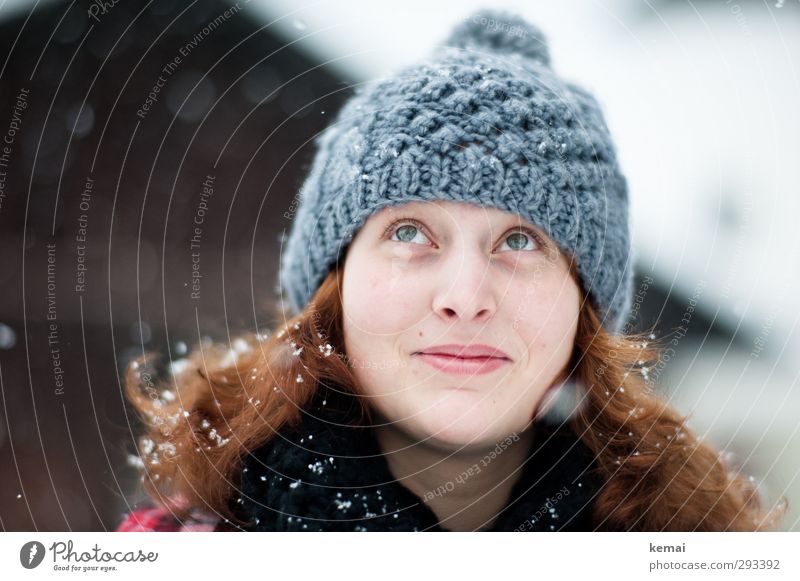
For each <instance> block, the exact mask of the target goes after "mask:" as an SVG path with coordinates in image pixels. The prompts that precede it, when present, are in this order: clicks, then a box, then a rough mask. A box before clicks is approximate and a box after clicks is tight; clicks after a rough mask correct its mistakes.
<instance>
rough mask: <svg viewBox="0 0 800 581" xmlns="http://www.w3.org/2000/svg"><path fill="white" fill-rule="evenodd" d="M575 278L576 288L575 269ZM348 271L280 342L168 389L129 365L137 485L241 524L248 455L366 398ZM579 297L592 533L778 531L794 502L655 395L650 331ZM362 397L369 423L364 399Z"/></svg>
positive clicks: (235, 355) (327, 283)
mask: <svg viewBox="0 0 800 581" xmlns="http://www.w3.org/2000/svg"><path fill="white" fill-rule="evenodd" d="M570 272H571V275H572V276H573V279H574V280H576V281H577V280H578V279H577V270H576V266H575V261H574V260H572V261H571V263H570ZM342 276H343V269H342V268H340V266H339V264H338V263H337V265H336V268H334V269H332V270H331V272H330V273H329V274H328V276H327V277H326V278H325V280H324V281H323V282H322V284H321V285H320V287H319V289H318V290H317V292H316V293H315V295H314V297H313V298H312V300H311V301H310V302H309V304H308V305H307V306H306V307H305V308H304V309H303V310H302V312H300V313H299V314H297V315H295V316H293V317H291V318H288V319H287V318H286V313H285V311H284V310H282V309H279V308H277V305H275V310H276V313H275V314H276V316H277V317H282V318H279V319H277V320H282V321H284V323H283V324H280V325H278V327H277V330H276V332H274V333H269V332H268V333H259V332H255V333H253V332H250V333H245V334H242V335H240V336H238V337H236V338H235V339H233V340H232V341H230V348H228V346H226V345H222V344H218V343H213V342H209V341H206V342H203V343H200V344H198V345H197V346H195V347H194V348H193V349H192V351H191V352H190V354H189V355H188V356H187V358H186V360H185V361H183V360H182V361H181V362H180V365H176V364H173V365H172V377H171V378H170V379H169V380H166V379H165V380H160V381H155V382H154V381H153V380H152V378H153V376H154V375H155V371H154V370H155V367H156V362H157V361H158V355H157V354H156V353H145V354H144V355H143V356H142V357H140V358H138V359H136V360H134V361H133V362H132V363H131V364H130V365H129V366H128V369H127V371H126V374H125V375H126V377H125V389H126V393H127V396H128V399H129V401H130V402H131V403H132V405H133V407H134V408H135V409H136V410H137V411H138V413H139V415H140V416H141V418H142V420H143V422H144V424H145V432H144V433H143V434H142V435H141V436H140V437H139V440H138V445H139V456H140V458H141V462H140V466H142V467H143V472H142V475H141V482H142V484H143V487H144V490H145V491H146V492H147V494H148V495H149V496H150V497H152V499H154V500H155V501H156V502H158V503H160V504H162V505H163V506H165V507H166V508H168V509H169V510H171V511H172V512H173V513H174V514H175V515H176V516H177V517H178V518H181V517H183V516H186V515H188V514H189V512H190V511H192V510H203V511H205V512H212V513H215V514H217V515H218V516H220V517H223V518H225V519H226V520H227V521H229V522H235V523H237V521H238V519H237V518H236V516H235V511H234V510H233V506H232V501H233V499H234V498H235V497H236V496H237V493H238V480H237V474H238V473H239V472H240V471H241V468H242V462H243V460H244V458H245V456H246V455H247V454H248V452H249V450H251V449H255V448H257V447H259V446H260V445H263V444H264V443H265V442H267V441H268V440H269V439H270V438H272V437H273V436H274V435H275V433H276V432H277V431H278V430H281V429H282V428H283V427H285V426H288V427H296V426H297V425H298V424H299V422H300V420H301V416H302V413H301V409H302V408H303V407H304V406H305V405H306V404H308V403H309V402H310V401H311V399H312V397H313V396H314V394H315V392H316V390H317V389H318V388H319V387H320V386H321V385H325V384H326V383H333V384H335V385H336V386H337V388H341V389H343V390H349V391H350V392H351V393H354V394H358V393H359V389H358V384H357V380H356V377H355V375H354V374H353V371H352V367H351V365H350V364H349V363H348V360H347V356H346V355H345V354H344V350H343V345H344V341H343V332H342V319H343V317H342V306H341V297H340V290H341V288H342ZM578 286H579V287H580V284H579V285H578ZM581 293H582V295H581V299H582V300H581V310H580V313H579V316H578V328H577V334H576V338H575V345H574V349H573V354H572V358H571V361H570V363H569V371H570V375H571V376H573V377H574V378H575V379H576V380H577V381H578V384H579V385H581V386H582V389H581V395H582V397H581V401H580V405H579V406H577V409H576V411H575V413H573V414H571V416H570V417H569V419H568V421H569V422H570V426H571V428H572V430H573V431H574V432H575V434H576V436H577V437H579V438H580V439H581V440H582V441H583V442H584V443H585V444H586V445H587V446H588V448H589V449H590V450H591V451H592V453H593V454H594V456H595V457H596V459H597V466H598V470H599V473H600V474H601V475H602V479H603V482H604V485H603V487H602V488H601V491H600V492H599V494H598V496H597V498H596V500H595V504H594V507H593V511H594V521H595V523H596V525H595V530H617V531H620V530H625V531H757V530H775V529H776V528H777V526H778V525H779V524H780V521H781V519H782V518H783V516H784V513H785V511H786V508H787V502H786V500H785V498H784V497H782V498H781V499H780V502H776V503H775V505H774V506H773V507H772V508H771V509H770V510H768V511H766V510H764V509H763V507H762V498H761V497H760V496H759V493H758V488H757V486H756V484H755V481H754V479H753V478H752V477H747V476H745V475H743V474H742V473H741V472H740V471H734V470H733V469H732V467H731V466H730V464H729V463H728V461H726V460H725V459H724V457H723V456H722V455H720V454H719V453H718V452H717V451H716V450H715V449H714V448H713V447H712V446H711V445H709V444H707V443H705V442H703V441H702V440H701V439H700V438H699V437H698V435H697V434H696V433H695V432H694V431H693V430H691V429H690V428H689V427H688V426H687V424H686V420H687V416H682V415H680V414H678V413H677V412H676V411H675V410H674V409H672V408H671V407H670V406H669V405H668V404H667V402H666V401H665V400H664V399H663V397H662V396H661V395H659V394H658V393H656V392H654V391H653V390H652V386H651V385H650V383H651V382H649V381H648V379H647V371H646V370H647V369H648V365H649V364H651V363H653V362H656V361H658V360H659V356H660V355H659V354H660V349H661V347H660V346H659V345H658V342H657V341H654V340H652V338H653V337H654V336H653V335H652V334H651V333H650V332H649V331H644V332H641V333H635V334H634V333H629V334H626V333H624V332H623V334H621V335H612V334H610V333H609V332H607V331H606V330H605V328H604V327H603V326H602V321H601V320H600V318H599V317H598V315H597V311H596V310H595V308H594V306H593V305H592V304H591V302H590V301H588V300H586V299H585V295H584V294H583V290H582V289H581ZM357 399H358V401H359V403H360V412H361V416H362V419H363V418H366V419H367V420H371V418H372V416H371V414H370V409H369V407H368V406H367V405H366V403H365V401H366V398H357ZM237 524H242V523H241V521H238V523H237Z"/></svg>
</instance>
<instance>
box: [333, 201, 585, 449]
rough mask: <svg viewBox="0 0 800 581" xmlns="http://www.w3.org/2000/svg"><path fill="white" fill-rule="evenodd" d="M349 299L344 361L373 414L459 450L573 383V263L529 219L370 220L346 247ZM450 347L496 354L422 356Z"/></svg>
mask: <svg viewBox="0 0 800 581" xmlns="http://www.w3.org/2000/svg"><path fill="white" fill-rule="evenodd" d="M342 301H343V307H344V340H345V350H346V353H347V357H348V359H349V361H350V362H351V364H352V365H353V370H354V372H355V374H356V377H357V379H358V380H359V384H360V387H361V389H362V392H363V393H364V394H365V395H366V396H367V397H368V398H369V401H370V404H371V406H372V408H373V409H374V410H375V411H377V412H378V416H377V417H379V418H380V419H381V420H383V421H387V422H391V423H392V425H393V427H395V428H398V429H401V430H403V431H404V432H405V433H406V434H407V435H409V436H410V437H412V438H413V439H414V440H418V441H421V440H427V442H428V443H429V444H435V445H437V446H441V447H443V448H447V449H454V448H459V447H461V446H464V445H473V446H484V445H491V446H494V445H495V443H496V442H497V441H499V440H501V439H503V438H505V437H507V436H509V435H512V434H514V433H519V432H521V431H523V430H524V429H525V428H527V427H529V425H530V424H529V423H530V420H531V419H532V416H533V413H534V411H535V409H536V408H537V404H539V402H540V401H541V400H542V398H543V396H544V395H545V393H546V392H547V390H548V388H550V387H551V386H557V385H558V384H559V383H560V382H561V381H563V380H564V379H566V373H567V365H568V362H569V359H570V355H571V353H572V348H573V342H574V339H575V332H576V328H577V321H578V312H579V309H580V292H579V288H578V286H577V283H576V282H575V280H574V279H573V278H572V276H571V275H570V272H569V261H568V258H567V256H566V255H565V254H564V253H563V252H561V251H559V249H558V248H557V246H556V244H555V243H554V242H553V241H552V240H550V239H549V238H547V237H546V236H545V235H544V233H543V232H542V231H541V230H540V229H539V228H536V227H535V226H534V225H533V224H530V223H528V222H526V221H524V220H522V219H521V218H520V217H519V216H518V215H516V214H510V213H507V212H503V211H501V210H497V209H494V208H488V207H482V206H478V205H474V204H471V203H465V202H452V201H435V202H411V203H406V204H404V205H401V206H389V207H386V208H383V209H382V210H380V211H379V212H377V213H375V214H373V215H372V216H371V217H370V218H369V220H368V221H367V222H366V223H365V224H364V226H363V227H362V228H361V229H360V230H359V232H358V233H357V235H356V237H355V239H354V240H353V241H352V243H351V245H350V247H349V249H348V252H347V256H346V260H345V266H344V282H343V289H342ZM447 345H450V346H451V347H452V346H455V347H456V349H458V348H459V347H463V346H473V347H475V346H483V347H488V348H492V349H496V350H499V351H498V352H496V353H495V355H496V356H495V357H492V358H489V357H486V353H485V352H484V353H483V357H476V358H472V357H470V358H465V357H463V355H467V353H466V352H462V357H454V356H453V355H447V354H439V355H434V354H422V353H421V352H422V351H426V350H428V351H429V352H436V351H437V349H438V350H440V351H445V350H446V349H445V348H444V347H442V346H447ZM474 354H480V352H478V353H474Z"/></svg>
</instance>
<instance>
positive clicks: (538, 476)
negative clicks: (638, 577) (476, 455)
mask: <svg viewBox="0 0 800 581" xmlns="http://www.w3.org/2000/svg"><path fill="white" fill-rule="evenodd" d="M357 410H358V408H357V402H356V401H355V396H352V395H347V394H344V393H342V392H339V391H336V390H334V389H327V388H321V389H320V391H319V393H318V394H317V395H316V396H315V398H314V400H313V402H312V404H311V405H310V406H309V407H308V408H307V409H306V410H304V412H303V419H302V422H301V425H300V426H299V427H298V428H296V429H289V428H284V429H282V430H281V431H280V432H279V433H278V434H277V435H276V436H275V437H273V438H272V439H270V441H269V442H267V443H266V444H265V445H263V446H261V447H260V448H257V449H255V450H253V451H252V452H251V453H250V454H248V455H247V456H246V458H245V461H244V465H243V470H242V473H241V487H240V489H241V495H240V496H238V497H237V498H236V500H235V503H234V507H233V510H234V512H235V513H236V514H237V516H238V517H240V518H242V519H243V520H245V521H249V522H250V523H251V524H250V525H249V526H247V527H245V529H246V530H253V531H445V530H447V529H446V528H444V527H442V526H441V525H440V524H439V522H438V518H437V517H436V515H435V514H434V512H433V511H432V510H431V509H430V508H429V507H428V506H427V505H426V504H425V502H424V501H423V500H422V499H421V498H420V497H418V496H417V495H416V494H414V493H413V492H411V491H410V490H409V489H408V488H407V487H405V486H404V485H403V484H401V483H400V482H398V481H396V480H394V477H393V476H392V474H391V472H390V470H389V466H388V464H387V462H386V460H385V458H384V457H383V455H382V454H381V452H380V449H379V447H378V444H377V441H376V439H375V437H374V435H373V434H372V432H371V429H370V428H367V427H364V426H362V425H359V420H358V419H357V413H355V412H357ZM337 424H339V425H337ZM535 426H536V427H535V428H534V429H535V435H534V443H533V447H532V450H531V453H530V455H529V457H528V459H527V460H526V461H525V462H524V464H523V467H522V475H521V476H520V479H519V480H518V481H517V482H516V484H515V485H514V487H513V489H512V491H511V495H510V498H509V500H508V502H507V503H506V505H505V507H504V508H503V509H502V511H501V512H500V514H499V515H498V516H497V518H496V519H495V521H494V522H493V523H492V526H491V527H490V528H488V529H486V530H490V531H515V530H518V531H558V530H564V531H591V530H593V529H594V527H593V524H592V506H593V502H594V500H595V498H596V495H597V493H598V491H599V489H600V486H601V481H600V479H599V477H598V476H597V473H596V466H595V459H594V457H593V455H592V454H591V452H590V450H589V449H588V448H587V447H586V446H585V444H583V443H582V442H581V441H580V440H579V439H578V438H577V437H576V436H575V435H574V434H573V432H572V431H571V429H570V428H568V427H567V426H566V425H563V426H554V425H551V424H546V423H542V422H537V423H536V425H535ZM486 469H490V468H486ZM456 485H457V484H456ZM448 486H452V484H450V485H448ZM450 490H452V488H450ZM447 492H448V487H447V486H446V487H444V488H441V489H440V490H439V491H438V493H440V494H446V493H447ZM436 493H437V492H434V491H432V492H431V493H430V494H436ZM426 496H428V495H426ZM428 498H429V499H430V496H428Z"/></svg>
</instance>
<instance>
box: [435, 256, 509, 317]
mask: <svg viewBox="0 0 800 581" xmlns="http://www.w3.org/2000/svg"><path fill="white" fill-rule="evenodd" d="M442 260H443V261H444V263H443V264H442V268H441V269H439V274H438V276H437V280H436V284H437V288H436V292H435V294H434V297H433V304H432V308H433V310H434V312H435V313H436V314H437V315H438V316H439V317H441V318H442V319H443V320H444V321H446V322H448V323H451V322H454V321H455V320H457V319H463V320H464V321H477V322H485V321H487V320H489V319H490V318H491V317H492V316H493V315H494V313H495V311H496V310H497V300H496V297H495V290H494V288H493V280H492V276H491V271H490V265H489V257H488V256H487V255H486V254H484V253H483V252H482V251H481V250H479V249H473V250H461V251H458V250H456V249H453V252H450V253H449V256H447V257H443V258H442Z"/></svg>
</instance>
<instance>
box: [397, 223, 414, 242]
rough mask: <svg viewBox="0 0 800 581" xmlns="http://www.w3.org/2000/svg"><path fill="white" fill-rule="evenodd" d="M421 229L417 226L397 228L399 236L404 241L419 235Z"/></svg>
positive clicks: (409, 240)
mask: <svg viewBox="0 0 800 581" xmlns="http://www.w3.org/2000/svg"><path fill="white" fill-rule="evenodd" d="M418 230H419V229H418V228H417V227H416V226H408V225H406V226H400V227H399V228H398V229H397V230H396V233H397V237H398V238H399V239H400V240H401V241H402V242H411V241H412V240H414V238H415V237H416V235H417V231H418Z"/></svg>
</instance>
